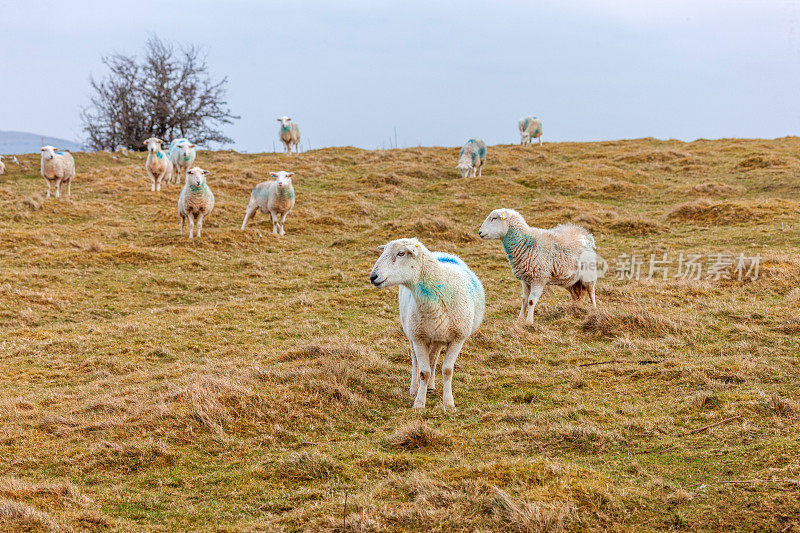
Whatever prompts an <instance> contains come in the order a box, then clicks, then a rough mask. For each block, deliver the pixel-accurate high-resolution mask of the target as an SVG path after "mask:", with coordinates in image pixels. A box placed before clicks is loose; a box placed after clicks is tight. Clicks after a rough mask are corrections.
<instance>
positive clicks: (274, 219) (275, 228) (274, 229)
mask: <svg viewBox="0 0 800 533" xmlns="http://www.w3.org/2000/svg"><path fill="white" fill-rule="evenodd" d="M269 216H271V217H272V233H274V234H275V235H279V234H280V233H279V232H278V215H276V214H275V212H274V211H270V212H269Z"/></svg>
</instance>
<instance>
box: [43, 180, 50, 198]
mask: <svg viewBox="0 0 800 533" xmlns="http://www.w3.org/2000/svg"><path fill="white" fill-rule="evenodd" d="M44 181H45V183H47V198H50V180H47V179H46V180H44Z"/></svg>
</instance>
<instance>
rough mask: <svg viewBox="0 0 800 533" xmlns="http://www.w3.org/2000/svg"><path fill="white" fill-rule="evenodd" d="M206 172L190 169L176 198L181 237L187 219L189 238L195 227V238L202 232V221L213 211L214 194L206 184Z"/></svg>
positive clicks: (197, 168) (200, 169)
mask: <svg viewBox="0 0 800 533" xmlns="http://www.w3.org/2000/svg"><path fill="white" fill-rule="evenodd" d="M207 174H208V170H203V169H202V168H200V167H192V168H190V169H189V171H188V172H187V173H186V185H184V186H183V189H181V195H180V196H179V197H178V214H179V215H180V216H181V235H183V225H184V223H185V222H186V219H187V218H188V219H189V238H190V239H191V238H192V237H193V234H194V227H195V224H196V225H197V236H198V237H199V236H200V233H201V232H202V231H203V220H204V219H205V217H207V216H208V215H210V214H211V211H213V210H214V193H212V192H211V189H209V187H208V183H206V175H207Z"/></svg>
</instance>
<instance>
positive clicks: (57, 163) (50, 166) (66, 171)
mask: <svg viewBox="0 0 800 533" xmlns="http://www.w3.org/2000/svg"><path fill="white" fill-rule="evenodd" d="M41 169H42V177H43V178H44V179H45V181H46V182H47V197H48V198H50V184H51V183H54V184H55V186H56V198H60V197H61V186H62V185H64V184H66V185H67V196H71V188H72V180H73V179H75V159H73V157H72V154H71V153H69V152H64V151H61V150H56V149H55V148H54V147H52V146H42V167H41Z"/></svg>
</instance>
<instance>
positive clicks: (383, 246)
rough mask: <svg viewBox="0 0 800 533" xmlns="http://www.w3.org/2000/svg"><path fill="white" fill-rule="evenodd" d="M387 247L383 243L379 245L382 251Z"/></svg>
mask: <svg viewBox="0 0 800 533" xmlns="http://www.w3.org/2000/svg"><path fill="white" fill-rule="evenodd" d="M385 248H386V245H385V244H381V245H380V246H378V251H379V252H382V251H383V250H384V249H385Z"/></svg>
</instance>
